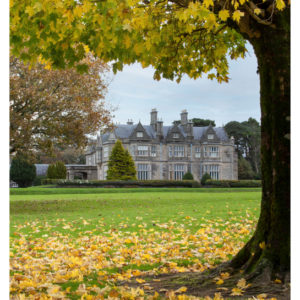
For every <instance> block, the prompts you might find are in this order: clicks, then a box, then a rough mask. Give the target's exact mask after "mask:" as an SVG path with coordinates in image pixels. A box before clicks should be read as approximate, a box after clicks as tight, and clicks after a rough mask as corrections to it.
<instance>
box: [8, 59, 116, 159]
mask: <svg viewBox="0 0 300 300" xmlns="http://www.w3.org/2000/svg"><path fill="white" fill-rule="evenodd" d="M84 62H85V63H87V64H88V65H89V72H88V73H86V74H79V73H78V72H77V71H76V70H75V69H69V70H49V69H47V68H45V65H43V64H42V63H39V64H37V65H36V66H35V67H29V66H28V65H27V64H24V63H22V62H21V61H20V60H18V59H17V58H14V57H11V58H10V152H11V154H15V153H18V152H21V153H22V152H34V151H37V150H39V151H42V152H51V151H52V150H53V148H54V147H64V148H65V147H66V146H68V145H69V146H72V147H73V148H78V147H82V146H84V145H85V144H86V141H87V139H86V134H92V133H95V132H96V131H97V130H98V129H99V128H100V127H103V126H107V125H110V121H111V113H110V111H109V109H108V108H107V107H106V105H105V102H104V95H105V92H106V87H107V83H106V82H105V80H104V79H103V74H104V73H105V72H106V71H107V70H108V68H107V66H106V65H105V64H104V63H103V62H101V61H100V60H99V59H95V58H93V57H91V56H89V57H87V58H85V59H84Z"/></svg>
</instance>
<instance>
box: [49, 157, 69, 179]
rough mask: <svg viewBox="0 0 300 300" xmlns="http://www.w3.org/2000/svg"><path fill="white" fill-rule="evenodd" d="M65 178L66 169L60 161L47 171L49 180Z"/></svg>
mask: <svg viewBox="0 0 300 300" xmlns="http://www.w3.org/2000/svg"><path fill="white" fill-rule="evenodd" d="M66 177H67V168H66V166H65V164H64V163H63V162H62V161H57V162H56V163H54V164H51V165H50V166H49V167H48V170H47V178H49V179H65V178H66Z"/></svg>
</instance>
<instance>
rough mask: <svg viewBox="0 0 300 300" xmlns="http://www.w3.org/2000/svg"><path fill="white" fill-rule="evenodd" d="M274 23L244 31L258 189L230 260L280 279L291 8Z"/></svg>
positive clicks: (285, 235)
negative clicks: (255, 78) (255, 104)
mask: <svg viewBox="0 0 300 300" xmlns="http://www.w3.org/2000/svg"><path fill="white" fill-rule="evenodd" d="M274 24H275V26H276V27H275V28H271V27H269V26H265V25H260V24H256V25H253V24H251V26H252V25H253V27H254V28H255V29H257V31H259V32H260V37H259V38H253V37H252V38H249V36H246V37H247V39H248V40H249V41H250V43H251V44H252V45H253V47H254V51H255V54H256V56H257V61H258V72H259V76H260V105H261V130H262V135H261V141H262V143H261V157H262V165H261V168H262V186H263V188H262V190H263V192H262V202H261V215H260V218H259V221H258V225H257V228H256V231H255V233H254V235H253V237H252V238H251V239H250V241H249V242H248V243H247V244H246V245H245V247H244V248H243V249H242V250H241V251H240V252H239V253H238V255H237V256H236V257H235V258H234V259H233V260H232V263H231V265H232V266H233V267H234V268H241V267H242V268H243V269H245V271H246V273H248V274H249V273H250V274H252V275H254V276H256V275H259V274H262V273H268V276H269V277H270V278H269V279H271V280H273V279H275V277H276V278H278V279H281V280H284V279H285V278H284V277H285V276H286V275H289V271H290V9H289V8H287V9H285V10H284V11H283V12H281V13H278V14H276V15H275V16H274ZM253 27H252V28H253ZM243 35H244V36H245V34H243ZM266 269H267V270H269V271H270V272H265V270H266Z"/></svg>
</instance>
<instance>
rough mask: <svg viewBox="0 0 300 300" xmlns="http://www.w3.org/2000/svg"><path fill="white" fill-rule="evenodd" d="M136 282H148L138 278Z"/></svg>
mask: <svg viewBox="0 0 300 300" xmlns="http://www.w3.org/2000/svg"><path fill="white" fill-rule="evenodd" d="M136 281H137V282H138V283H144V282H146V281H145V280H144V279H139V278H136Z"/></svg>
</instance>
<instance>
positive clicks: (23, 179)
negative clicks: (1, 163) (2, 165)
mask: <svg viewBox="0 0 300 300" xmlns="http://www.w3.org/2000/svg"><path fill="white" fill-rule="evenodd" d="M35 177H36V168H35V165H34V164H32V163H31V162H30V161H29V160H28V159H27V158H26V157H25V156H21V155H18V156H16V157H15V158H13V159H12V162H11V166H10V180H12V181H14V182H16V183H17V184H18V186H19V187H28V186H31V185H32V183H33V181H34V179H35Z"/></svg>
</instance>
